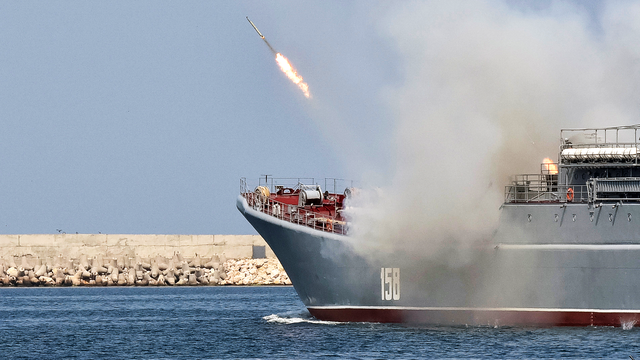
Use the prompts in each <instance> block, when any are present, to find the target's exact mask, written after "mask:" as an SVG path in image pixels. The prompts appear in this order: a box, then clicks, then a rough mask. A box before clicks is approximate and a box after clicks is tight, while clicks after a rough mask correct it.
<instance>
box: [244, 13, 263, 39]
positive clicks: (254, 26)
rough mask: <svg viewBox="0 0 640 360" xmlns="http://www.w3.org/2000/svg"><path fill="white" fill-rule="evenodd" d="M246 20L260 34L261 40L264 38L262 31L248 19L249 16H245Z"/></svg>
mask: <svg viewBox="0 0 640 360" xmlns="http://www.w3.org/2000/svg"><path fill="white" fill-rule="evenodd" d="M247 21H249V24H251V26H253V29H254V30H255V31H256V32H257V33H258V35H260V37H261V38H262V40H264V35H262V33H261V32H260V30H258V28H257V27H256V25H255V24H254V23H253V21H251V20H249V17H248V16H247Z"/></svg>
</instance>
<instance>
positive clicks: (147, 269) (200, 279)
mask: <svg viewBox="0 0 640 360" xmlns="http://www.w3.org/2000/svg"><path fill="white" fill-rule="evenodd" d="M289 284H291V281H290V280H289V278H288V276H287V274H286V273H285V271H284V269H283V268H282V265H280V263H279V261H278V259H277V258H276V257H275V255H274V254H273V252H272V251H271V249H270V248H269V246H268V245H267V244H266V243H265V242H264V240H263V239H262V238H261V237H260V236H258V235H122V234H117V235H112V234H36V235H0V286H165V285H166V286H174V285H176V286H179V285H191V286H194V285H289Z"/></svg>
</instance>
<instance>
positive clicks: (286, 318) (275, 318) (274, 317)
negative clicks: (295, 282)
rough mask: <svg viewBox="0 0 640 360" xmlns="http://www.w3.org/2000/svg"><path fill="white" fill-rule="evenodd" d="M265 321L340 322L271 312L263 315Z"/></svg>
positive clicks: (335, 323)
mask: <svg viewBox="0 0 640 360" xmlns="http://www.w3.org/2000/svg"><path fill="white" fill-rule="evenodd" d="M263 319H264V320H267V322H272V323H279V324H299V323H308V324H322V325H337V324H341V323H340V322H337V321H323V320H317V319H314V318H302V317H289V316H284V317H283V316H280V315H278V314H271V315H267V316H265V317H263Z"/></svg>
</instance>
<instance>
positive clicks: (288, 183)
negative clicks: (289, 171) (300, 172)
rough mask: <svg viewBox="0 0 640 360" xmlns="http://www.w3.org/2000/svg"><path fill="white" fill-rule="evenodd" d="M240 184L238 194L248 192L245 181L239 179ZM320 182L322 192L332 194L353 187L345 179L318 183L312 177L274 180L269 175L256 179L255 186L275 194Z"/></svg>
mask: <svg viewBox="0 0 640 360" xmlns="http://www.w3.org/2000/svg"><path fill="white" fill-rule="evenodd" d="M240 182H241V189H240V192H241V193H245V192H249V186H247V179H246V178H241V179H240ZM320 182H323V183H324V186H322V187H321V188H322V190H323V191H329V192H330V193H333V194H337V193H339V192H343V191H344V190H345V189H347V188H349V187H353V186H354V185H353V183H354V182H353V180H347V179H338V178H324V179H320V181H318V180H317V179H316V178H312V177H309V178H305V177H288V178H282V177H280V178H276V177H273V176H271V175H262V176H261V177H260V178H258V182H257V186H266V187H267V188H268V189H269V191H270V192H272V193H275V192H277V191H278V190H279V189H284V188H289V189H294V190H295V189H299V188H300V185H322V184H321V183H320ZM254 184H255V183H254ZM243 186H244V187H243Z"/></svg>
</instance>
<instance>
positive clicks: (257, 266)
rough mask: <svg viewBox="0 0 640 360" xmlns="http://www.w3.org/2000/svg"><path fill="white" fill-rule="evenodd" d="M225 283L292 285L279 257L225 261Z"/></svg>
mask: <svg viewBox="0 0 640 360" xmlns="http://www.w3.org/2000/svg"><path fill="white" fill-rule="evenodd" d="M225 268H226V269H227V277H226V279H223V280H222V281H220V284H223V285H291V280H289V276H287V273H285V272H284V269H283V268H282V265H281V264H280V262H279V261H278V259H240V260H229V261H227V262H226V263H225Z"/></svg>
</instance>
